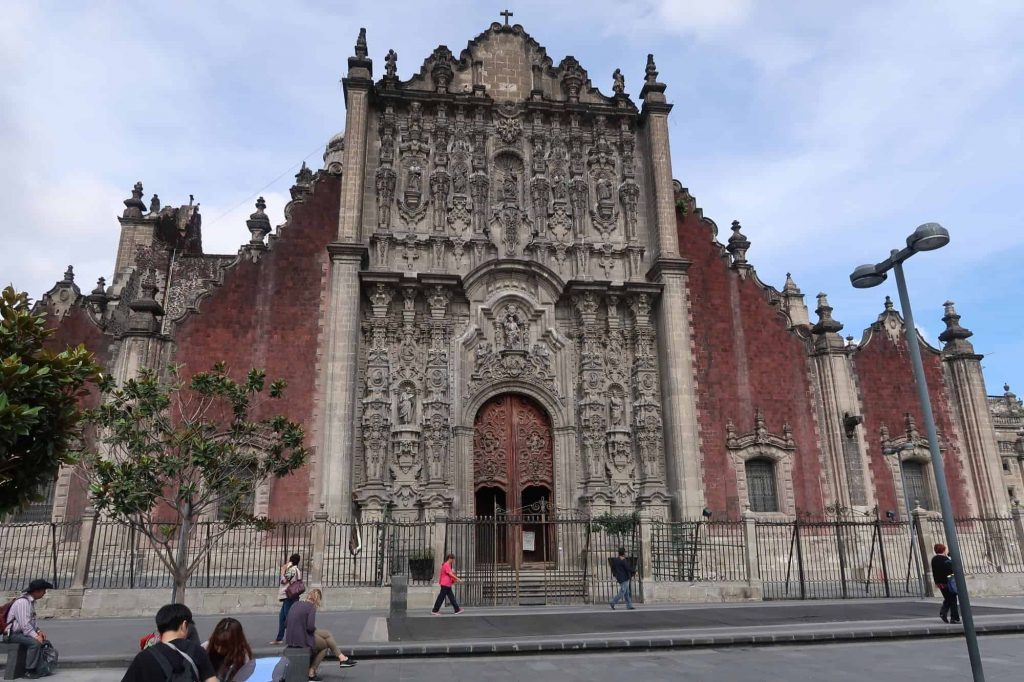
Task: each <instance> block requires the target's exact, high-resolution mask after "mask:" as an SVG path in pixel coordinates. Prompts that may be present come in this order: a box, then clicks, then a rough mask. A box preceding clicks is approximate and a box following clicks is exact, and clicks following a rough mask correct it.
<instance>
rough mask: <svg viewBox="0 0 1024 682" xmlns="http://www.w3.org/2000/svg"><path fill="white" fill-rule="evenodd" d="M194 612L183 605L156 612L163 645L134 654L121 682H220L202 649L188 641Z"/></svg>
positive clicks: (195, 643) (159, 643)
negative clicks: (182, 679)
mask: <svg viewBox="0 0 1024 682" xmlns="http://www.w3.org/2000/svg"><path fill="white" fill-rule="evenodd" d="M192 624H193V623H192V610H191V609H190V608H188V607H187V606H185V605H184V604H167V605H166V606H161V607H160V610H159V611H157V612H156V629H157V632H159V633H160V641H159V642H158V643H156V644H154V645H153V646H149V647H146V648H145V649H143V650H142V651H140V652H139V653H137V654H135V658H134V659H132V664H131V665H130V666H129V667H128V670H127V671H126V672H125V674H124V677H122V678H121V682H152V681H153V680H168V679H177V678H175V677H172V676H173V675H174V674H175V673H177V674H178V676H182V674H184V676H185V679H192V680H199V681H200V682H217V673H216V671H214V669H213V664H212V663H210V658H209V657H208V656H207V655H206V651H204V650H203V647H202V646H200V645H199V643H198V642H195V641H193V640H191V639H189V626H190V625H192Z"/></svg>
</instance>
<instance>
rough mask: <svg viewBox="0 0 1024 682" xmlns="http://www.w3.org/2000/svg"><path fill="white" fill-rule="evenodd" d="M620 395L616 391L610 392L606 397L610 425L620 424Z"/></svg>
mask: <svg viewBox="0 0 1024 682" xmlns="http://www.w3.org/2000/svg"><path fill="white" fill-rule="evenodd" d="M622 406H623V402H622V396H620V395H619V394H617V393H612V394H611V396H609V398H608V411H609V413H610V414H609V417H610V419H611V425H612V427H620V426H622V421H623V414H622Z"/></svg>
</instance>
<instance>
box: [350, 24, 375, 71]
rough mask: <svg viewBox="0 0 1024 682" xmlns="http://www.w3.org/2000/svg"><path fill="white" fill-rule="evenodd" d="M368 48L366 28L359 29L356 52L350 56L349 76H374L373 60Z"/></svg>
mask: <svg viewBox="0 0 1024 682" xmlns="http://www.w3.org/2000/svg"><path fill="white" fill-rule="evenodd" d="M369 55H370V53H369V51H368V50H367V49H366V29H365V28H361V29H359V37H358V38H356V50H355V54H354V55H353V56H351V57H349V58H348V77H349V78H357V79H368V78H372V77H373V60H372V59H370V56H369Z"/></svg>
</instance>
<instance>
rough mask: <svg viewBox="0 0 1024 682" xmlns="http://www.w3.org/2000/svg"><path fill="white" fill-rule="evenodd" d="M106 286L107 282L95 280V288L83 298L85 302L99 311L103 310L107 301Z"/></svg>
mask: <svg viewBox="0 0 1024 682" xmlns="http://www.w3.org/2000/svg"><path fill="white" fill-rule="evenodd" d="M106 285H107V280H105V279H104V278H102V277H100V278H99V279H97V280H96V288H95V289H93V290H92V293H90V294H89V295H88V296H86V297H85V300H86V301H88V302H89V303H94V304H96V306H97V307H98V308H99V309H100V310H103V309H104V308H106V306H107V300H108V297H107V287H106Z"/></svg>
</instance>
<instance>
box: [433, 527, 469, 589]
mask: <svg viewBox="0 0 1024 682" xmlns="http://www.w3.org/2000/svg"><path fill="white" fill-rule="evenodd" d="M432 532H433V534H434V535H433V537H432V538H431V547H430V551H431V552H433V554H434V575H440V574H441V564H442V563H444V550H445V546H444V543H445V539H446V537H447V535H448V517H446V516H435V517H434V522H433V529H432ZM471 560H472V559H471V558H470V557H468V556H467V557H459V558H458V561H460V562H462V565H463V566H466V567H467V568H468V567H469V566H470V563H469V562H470V561H471Z"/></svg>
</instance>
